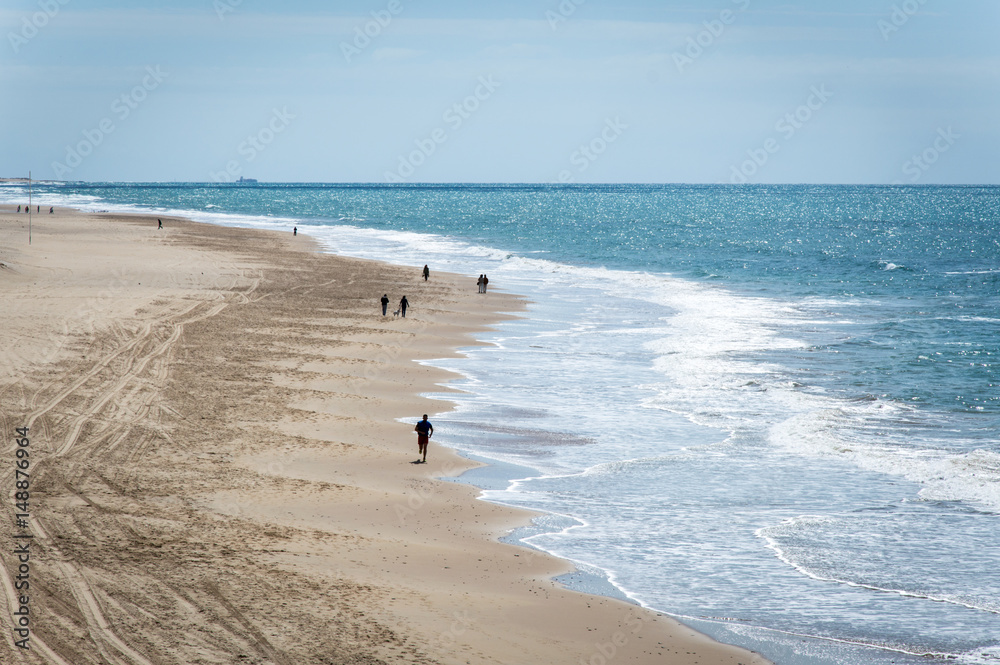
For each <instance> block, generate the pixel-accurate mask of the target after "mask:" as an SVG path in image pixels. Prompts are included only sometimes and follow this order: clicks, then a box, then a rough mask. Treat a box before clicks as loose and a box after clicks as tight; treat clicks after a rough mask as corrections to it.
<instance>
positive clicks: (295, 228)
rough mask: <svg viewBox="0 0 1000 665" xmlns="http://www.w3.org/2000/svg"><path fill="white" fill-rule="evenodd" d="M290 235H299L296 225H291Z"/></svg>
mask: <svg viewBox="0 0 1000 665" xmlns="http://www.w3.org/2000/svg"><path fill="white" fill-rule="evenodd" d="M292 235H293V236H297V235H299V227H297V226H293V227H292Z"/></svg>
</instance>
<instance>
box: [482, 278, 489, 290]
mask: <svg viewBox="0 0 1000 665" xmlns="http://www.w3.org/2000/svg"><path fill="white" fill-rule="evenodd" d="M489 283H490V278H489V277H487V276H486V275H483V293H486V285H487V284H489Z"/></svg>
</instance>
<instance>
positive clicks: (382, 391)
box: [0, 206, 765, 665]
mask: <svg viewBox="0 0 1000 665" xmlns="http://www.w3.org/2000/svg"><path fill="white" fill-rule="evenodd" d="M164 223H165V228H164V229H163V230H159V231H158V230H157V229H156V219H155V218H148V217H122V216H114V215H83V214H79V213H74V212H72V211H64V210H61V211H58V214H56V215H46V214H43V215H38V216H35V217H34V221H33V225H32V226H33V229H32V244H31V245H30V246H29V245H28V244H27V215H24V214H21V215H18V214H16V213H14V212H13V210H12V209H11V208H10V207H9V206H8V207H6V208H4V209H3V210H0V262H2V264H0V312H2V319H0V406H2V412H0V424H2V428H0V431H2V432H3V439H2V440H3V444H2V446H0V448H2V450H3V454H2V455H0V464H2V465H3V466H2V467H0V469H2V473H0V478H2V485H3V490H4V491H3V493H2V495H3V501H4V506H3V508H4V515H5V517H4V520H5V524H6V525H7V526H6V527H5V528H4V529H3V538H2V552H3V554H2V559H3V563H4V566H3V571H2V572H3V575H2V578H3V579H2V580H0V582H2V586H3V588H4V590H5V601H6V605H7V608H5V609H4V610H3V612H2V620H0V624H2V626H3V629H4V643H3V646H2V647H0V663H5V664H6V663H60V664H65V665H88V664H91V663H115V664H147V665H148V664H154V665H160V664H167V663H178V664H194V663H277V664H296V665H298V664H305V663H382V662H385V663H530V664H535V663H537V664H548V663H567V664H570V663H572V664H577V663H581V662H582V663H588V664H591V665H601V664H603V663H615V664H617V663H622V664H625V663H701V664H713V663H720V664H721V663H732V664H734V665H735V664H736V663H747V664H749V663H763V662H765V661H764V660H763V659H762V658H760V657H759V656H757V655H755V654H751V653H749V652H746V651H743V650H740V649H736V648H733V647H728V646H724V645H719V644H716V643H714V642H711V641H710V640H708V639H707V638H704V637H702V636H700V635H698V634H696V633H694V632H693V631H692V630H690V629H688V628H686V627H684V626H681V625H679V624H677V623H675V622H673V621H672V620H670V619H667V618H665V617H662V616H660V615H657V614H655V613H651V612H647V611H645V610H641V609H639V608H636V607H634V606H631V605H628V604H625V603H622V602H619V601H616V600H612V599H607V598H602V597H595V596H588V595H585V594H580V593H576V592H572V591H568V590H565V589H562V588H560V587H559V586H558V585H557V584H555V583H554V582H552V581H551V577H552V576H554V575H557V574H560V573H563V572H566V571H567V570H568V569H569V566H568V565H567V564H566V562H563V561H560V560H558V559H554V558H551V557H548V556H544V555H540V554H537V553H534V552H533V551H531V550H529V549H525V548H521V547H516V546H512V545H505V544H501V543H499V542H497V540H496V538H497V537H498V536H499V535H501V534H503V533H504V532H506V531H507V530H509V529H511V528H513V527H515V526H517V525H521V524H524V523H526V521H527V520H528V519H530V514H528V513H525V512H522V511H516V510H512V509H509V508H505V507H499V506H495V505H491V504H488V503H485V502H482V501H479V500H477V499H476V494H477V492H476V490H474V489H473V488H470V487H468V486H464V485H458V484H454V483H446V482H441V481H438V480H435V478H437V477H439V476H442V475H453V474H456V473H458V472H460V471H461V470H462V469H464V468H468V467H469V466H472V464H471V463H470V462H468V461H466V460H463V459H462V458H460V457H458V456H457V455H455V454H454V453H452V452H451V451H450V450H448V449H447V448H445V447H443V446H442V445H440V443H439V442H441V441H443V442H446V441H447V432H446V431H442V430H441V429H440V428H439V430H438V432H437V437H436V438H434V439H432V440H431V447H430V454H429V460H428V463H427V464H425V465H415V464H411V462H412V461H413V460H414V459H416V452H417V451H416V440H415V439H416V437H415V434H414V433H413V431H412V429H413V423H415V422H416V420H417V419H418V418H419V416H420V414H422V413H424V412H427V413H431V414H433V413H435V412H440V411H441V410H443V409H446V408H447V404H446V403H443V402H440V401H431V400H428V399H426V398H423V397H420V396H419V393H421V392H422V391H428V390H438V389H439V388H436V386H438V385H439V384H442V383H444V382H446V381H447V380H448V379H449V375H448V373H446V372H444V371H442V370H438V369H434V368H429V367H426V366H424V365H421V364H419V363H417V362H414V360H416V359H426V358H440V357H446V356H449V355H452V354H454V353H456V351H455V349H456V348H458V347H461V346H468V345H470V344H472V343H473V342H472V339H471V337H470V334H471V333H473V332H474V331H476V330H481V329H483V328H484V327H485V326H488V325H490V324H492V323H496V322H498V321H500V320H501V319H502V318H503V316H505V315H504V314H501V313H502V312H516V311H517V310H519V309H520V308H521V307H522V304H521V302H520V301H519V300H518V299H517V298H515V297H513V296H510V295H505V294H502V293H499V292H493V293H491V294H489V295H487V296H481V295H479V294H477V293H476V292H475V290H474V288H472V287H474V284H473V282H474V278H470V277H458V276H454V275H442V274H439V273H436V272H434V273H432V277H431V280H430V281H428V282H426V283H425V282H424V281H423V280H421V279H420V278H419V275H418V273H419V270H418V269H412V268H403V267H398V266H391V265H387V264H381V263H376V262H370V261H361V260H353V259H345V258H340V257H335V256H330V255H324V254H320V253H318V252H317V251H316V247H315V246H314V244H313V243H312V241H310V240H309V239H308V238H306V237H303V236H298V237H296V238H293V237H292V236H291V234H277V233H265V232H256V231H248V230H243V229H232V228H222V227H214V226H209V225H202V224H195V223H193V222H188V221H184V220H178V219H172V218H171V219H167V218H164ZM384 292H387V293H388V294H389V296H390V298H392V302H393V307H392V308H394V307H395V303H396V302H397V301H398V299H399V297H400V296H401V295H402V294H404V293H405V294H406V295H407V296H408V297H409V300H410V302H411V309H410V311H409V312H408V316H407V317H406V318H405V319H401V318H394V317H392V316H389V317H386V318H383V317H382V316H381V312H380V311H379V306H378V299H379V298H380V297H381V295H382V293H384ZM508 315H509V314H508ZM441 390H443V389H441ZM401 417H406V418H408V421H407V422H406V423H400V422H398V421H397V420H396V419H397V418H401ZM432 419H433V418H432ZM25 426H26V427H29V428H30V431H29V440H30V441H29V444H28V450H29V451H30V467H29V469H28V471H29V473H30V489H29V491H30V508H29V510H30V514H31V521H30V527H29V528H28V529H24V528H19V527H17V525H16V523H15V513H16V512H17V511H16V509H15V506H14V502H15V501H14V500H15V495H14V482H15V478H14V469H15V461H16V457H15V454H16V453H15V451H16V449H17V448H18V446H17V445H16V443H15V438H16V435H15V428H17V427H25ZM23 533H31V534H33V536H34V538H33V539H31V540H30V541H29V540H28V539H25V538H16V536H18V535H19V534H23ZM26 542H30V545H29V549H30V561H29V562H28V564H27V565H28V567H29V568H30V571H29V572H28V574H27V576H26V577H27V580H22V581H28V582H29V583H30V587H29V589H27V590H22V591H20V592H19V594H16V593H15V591H14V584H15V583H16V582H17V581H18V579H17V578H18V575H19V570H20V571H23V570H24V569H23V568H20V569H19V566H20V565H21V564H20V563H19V561H18V556H17V555H15V554H13V552H14V550H15V548H16V547H19V546H20V547H24V545H23V544H24V543H26ZM18 595H24V596H26V600H27V602H28V605H27V607H28V608H29V613H30V642H29V643H28V644H29V645H30V647H31V648H30V650H24V649H20V648H17V647H15V646H14V640H15V639H17V638H16V637H15V634H14V633H13V632H12V630H13V628H14V624H13V622H14V621H15V620H18V619H19V617H18V616H17V615H15V614H14V612H16V611H18V608H19V607H20V606H21V602H23V601H24V600H25V599H18V598H17V596H18Z"/></svg>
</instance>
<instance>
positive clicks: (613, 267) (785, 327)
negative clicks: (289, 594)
mask: <svg viewBox="0 0 1000 665" xmlns="http://www.w3.org/2000/svg"><path fill="white" fill-rule="evenodd" d="M34 198H35V200H36V202H37V203H38V204H40V205H42V206H43V207H47V206H49V205H72V206H76V207H80V208H83V209H85V210H114V211H131V212H156V213H162V214H163V215H168V214H177V215H184V216H187V217H190V218H192V219H195V220H199V221H206V222H213V223H217V224H227V225H236V226H246V227H254V228H268V229H283V230H288V231H291V228H292V226H293V225H297V226H298V229H299V231H300V232H301V233H305V234H308V235H310V236H313V237H315V238H317V239H319V240H320V241H322V242H323V243H324V245H325V246H326V247H327V248H329V250H330V251H333V252H337V253H340V254H345V255H350V256H358V257H365V258H374V259H380V260H384V261H390V262H393V263H399V264H404V265H412V266H415V267H422V266H423V265H424V264H428V265H429V266H430V268H431V271H432V273H431V274H432V278H433V273H434V271H436V270H447V271H452V272H457V273H464V274H468V275H469V287H470V290H471V289H472V288H475V284H474V282H475V279H476V276H477V275H479V274H481V273H486V274H487V275H488V276H489V278H490V288H491V289H492V288H501V289H504V290H506V291H510V292H514V293H518V294H521V295H524V296H526V297H527V298H529V299H530V301H531V304H530V306H529V310H528V313H527V315H526V316H525V317H524V318H521V319H517V320H513V321H508V322H505V323H503V324H501V325H499V326H497V327H496V328H495V329H494V330H492V331H490V332H487V333H484V334H483V335H482V336H481V338H482V339H483V340H485V341H487V342H489V344H488V345H486V346H478V347H474V348H469V349H467V350H466V357H464V358H457V359H447V360H439V361H433V364H435V365H438V366H441V367H446V368H449V369H452V370H455V371H456V372H458V373H459V374H460V375H461V378H460V379H458V380H456V381H454V382H453V383H452V384H451V385H452V386H454V387H457V388H461V389H462V390H463V391H465V392H464V393H461V394H456V393H447V394H444V393H440V394H438V393H436V392H435V391H436V390H438V389H437V387H435V386H428V393H430V394H432V395H436V396H439V397H440V398H441V399H447V400H450V401H452V402H456V408H455V409H454V410H453V411H450V412H448V413H443V414H441V415H439V416H437V417H436V418H434V423H435V430H436V432H437V433H438V434H439V436H438V437H435V441H438V442H439V443H448V444H449V445H452V446H454V447H456V448H458V449H459V450H461V451H462V452H464V453H465V454H468V455H470V456H473V457H476V458H483V459H488V460H495V461H496V463H497V465H498V468H501V467H502V468H503V469H505V474H506V475H505V476H504V478H506V480H504V481H503V482H498V481H497V480H496V478H493V480H488V481H483V483H482V487H484V489H483V498H484V499H486V500H490V501H497V502H501V503H505V504H510V505H516V506H522V507H527V508H532V509H535V510H539V511H543V512H544V513H546V515H547V516H546V517H543V518H541V519H539V520H538V521H537V522H536V524H535V525H533V527H531V528H529V529H525V530H524V531H523V532H518V533H515V534H513V536H512V537H514V538H519V539H521V540H522V541H523V542H524V543H525V544H527V545H529V546H531V547H535V548H538V549H541V550H544V551H547V552H551V553H553V554H556V555H558V556H560V557H564V558H566V559H569V560H571V561H573V562H575V563H576V565H577V567H578V568H579V570H580V575H574V576H570V577H569V578H567V579H566V580H565V582H566V583H567V584H570V585H577V586H580V587H581V588H595V589H598V590H600V589H607V590H608V591H607V592H608V593H611V594H613V595H620V596H623V597H626V598H628V599H630V600H631V601H633V602H636V603H640V604H642V605H644V606H647V607H650V608H653V609H656V610H658V611H661V612H663V613H665V614H669V615H671V616H674V617H676V618H678V619H679V620H681V621H683V622H684V623H687V624H689V625H691V626H692V627H694V628H696V629H698V630H700V631H702V632H705V633H707V634H709V635H711V636H712V637H714V638H716V639H719V640H721V641H724V642H728V643H732V644H738V645H741V646H745V647H748V648H751V649H754V650H755V651H758V652H760V653H762V654H763V655H765V656H766V657H768V658H770V659H772V660H773V661H775V662H776V663H778V664H779V665H800V664H801V665H805V664H817V665H819V664H836V665H848V664H861V663H876V664H882V663H917V662H920V663H925V662H927V659H928V657H930V658H934V659H942V660H945V659H947V660H948V661H949V662H954V663H961V664H963V665H964V664H973V663H975V664H982V663H997V662H1000V437H998V433H1000V372H998V366H997V360H998V356H1000V188H997V187H979V186H966V187H937V186H898V187H897V186H886V187H876V186H813V185H808V186H764V185H760V186H758V185H742V186H723V185H719V186H715V185H704V186H697V185H687V186H685V185H605V186H587V185H579V186H576V185H568V186H555V185H426V186H424V185H319V184H317V185H312V184H276V185H267V184H260V185H256V186H237V185H225V184H169V183H167V184H150V185H144V184H116V183H65V184H49V185H36V186H35V188H34ZM0 202H6V203H15V204H17V203H24V202H26V195H25V188H24V187H23V186H21V185H17V184H7V185H3V186H0ZM378 295H379V294H373V296H372V297H373V300H372V302H373V310H374V308H375V306H376V303H377V296H378ZM412 306H413V307H415V308H419V303H416V302H415V303H412ZM472 475H473V480H474V476H475V474H472ZM602 585H603V586H602Z"/></svg>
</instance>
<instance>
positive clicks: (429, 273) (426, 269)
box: [423, 266, 431, 282]
mask: <svg viewBox="0 0 1000 665" xmlns="http://www.w3.org/2000/svg"><path fill="white" fill-rule="evenodd" d="M423 274H424V281H425V282H426V281H427V278H428V277H430V276H431V269H430V268H428V267H427V266H424V273H423Z"/></svg>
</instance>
